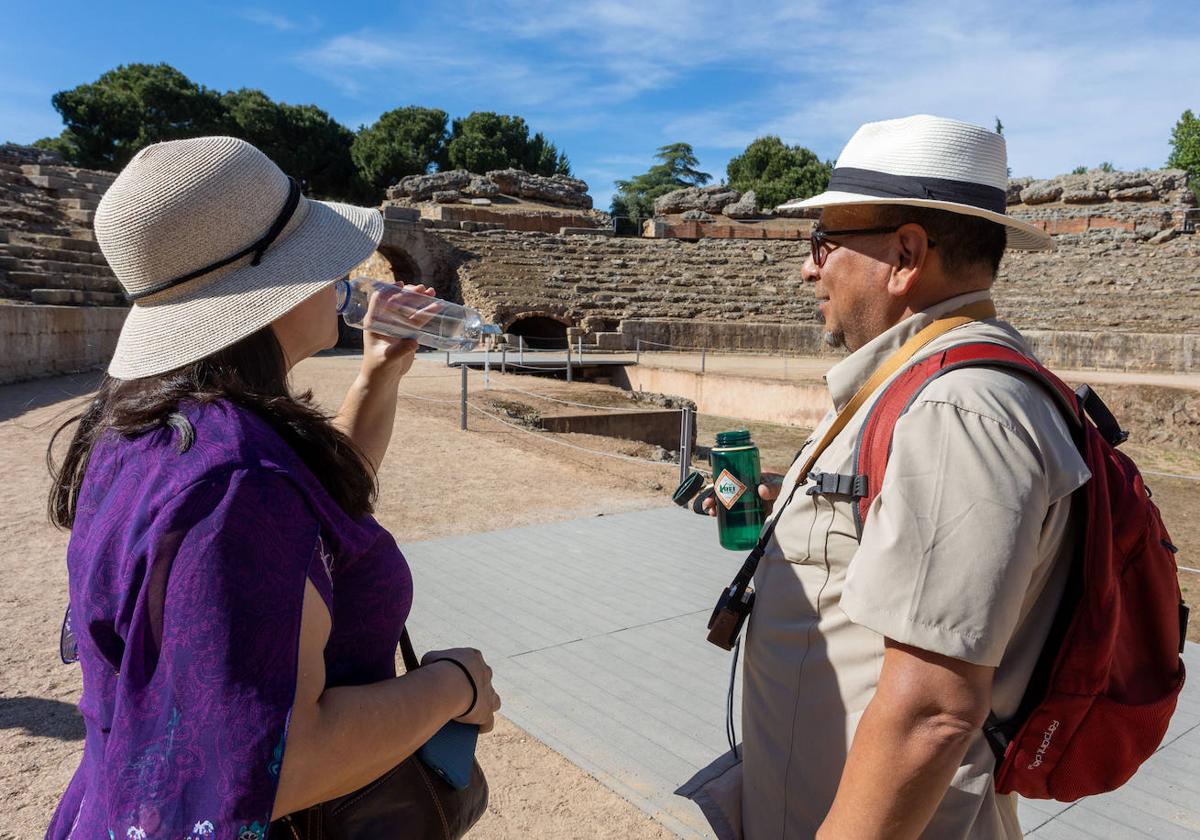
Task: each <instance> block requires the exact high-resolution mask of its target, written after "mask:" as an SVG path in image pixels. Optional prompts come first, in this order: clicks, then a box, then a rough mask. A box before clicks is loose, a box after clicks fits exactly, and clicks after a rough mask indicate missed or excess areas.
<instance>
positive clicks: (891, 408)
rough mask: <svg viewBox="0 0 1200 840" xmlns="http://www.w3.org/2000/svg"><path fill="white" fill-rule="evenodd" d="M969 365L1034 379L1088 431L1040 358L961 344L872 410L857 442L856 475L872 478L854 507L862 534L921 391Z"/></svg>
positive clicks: (913, 372)
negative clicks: (901, 425) (899, 429)
mask: <svg viewBox="0 0 1200 840" xmlns="http://www.w3.org/2000/svg"><path fill="white" fill-rule="evenodd" d="M964 367H995V368H1008V369H1010V370H1015V371H1017V372H1019V373H1023V374H1026V375H1028V376H1031V377H1032V378H1033V379H1034V381H1036V382H1038V383H1039V384H1041V385H1042V386H1043V387H1044V388H1045V389H1046V390H1047V391H1048V392H1049V393H1050V395H1051V396H1052V397H1053V398H1054V400H1055V402H1056V403H1057V404H1058V406H1059V408H1061V409H1062V412H1063V415H1064V416H1065V417H1066V418H1067V419H1068V422H1069V423H1071V425H1072V427H1073V428H1077V429H1078V428H1082V423H1083V415H1082V413H1081V412H1082V408H1081V406H1080V404H1079V400H1078V398H1077V397H1076V395H1075V392H1074V391H1072V390H1071V388H1070V386H1069V385H1067V384H1066V383H1064V382H1063V381H1062V380H1061V379H1059V378H1058V377H1057V376H1055V375H1054V374H1053V373H1051V372H1050V371H1049V370H1047V369H1046V368H1045V367H1043V366H1042V365H1041V364H1040V363H1039V362H1038V361H1037V360H1036V359H1033V358H1031V357H1029V356H1026V355H1025V354H1024V353H1020V352H1018V351H1016V350H1013V349H1012V348H1010V347H1005V346H1004V345H1002V344H996V343H994V342H990V341H978V342H970V343H966V344H958V345H955V346H954V347H950V348H948V349H946V350H942V351H940V352H937V353H933V354H932V355H929V356H926V357H925V358H923V359H921V360H920V361H917V362H915V363H914V364H912V365H910V366H909V367H908V368H906V369H905V370H904V371H903V372H902V373H901V374H900V375H899V376H897V377H896V378H895V379H894V380H892V382H891V383H890V384H889V385H888V386H887V388H885V389H884V391H883V392H882V393H881V394H880V395H879V399H877V400H876V401H875V404H874V405H873V406H872V407H871V409H870V412H869V413H868V415H867V419H866V420H865V421H864V422H863V425H862V429H861V430H860V431H859V435H858V441H857V443H856V444H855V450H854V462H855V470H854V471H855V473H856V474H858V475H863V476H866V493H865V494H864V495H863V496H862V497H861V498H859V499H858V503H857V505H856V506H855V509H854V520H855V525H856V526H857V528H858V534H859V536H860V537H861V536H862V529H863V525H864V524H865V522H866V519H867V511H869V510H870V509H871V503H872V502H874V501H875V497H876V496H878V495H879V491H880V489H881V488H882V487H883V476H884V472H885V471H886V470H887V464H888V459H889V458H890V457H891V453H892V432H893V431H894V430H895V428H896V423H897V422H898V421H899V420H900V418H901V416H903V415H904V413H905V412H906V411H908V409H909V408H910V407H911V406H912V404H913V403H914V402H915V401H916V399H917V397H918V396H919V395H920V393H921V392H922V391H923V390H925V388H926V387H927V386H928V385H929V384H930V383H931V382H933V381H934V380H935V379H937V378H938V377H940V376H944V375H945V374H947V373H949V372H950V371H952V370H958V369H959V368H964Z"/></svg>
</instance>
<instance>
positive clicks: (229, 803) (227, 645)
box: [47, 137, 499, 840]
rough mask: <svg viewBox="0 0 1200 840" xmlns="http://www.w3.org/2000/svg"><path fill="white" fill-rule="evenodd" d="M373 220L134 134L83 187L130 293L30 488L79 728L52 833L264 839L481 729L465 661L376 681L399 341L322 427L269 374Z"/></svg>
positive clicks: (266, 164) (451, 656)
mask: <svg viewBox="0 0 1200 840" xmlns="http://www.w3.org/2000/svg"><path fill="white" fill-rule="evenodd" d="M382 232H383V222H382V219H381V218H380V216H379V213H378V212H376V211H374V210H367V209H363V208H358V207H350V206H347V205H336V204H325V203H322V202H316V201H310V200H308V199H305V198H304V197H303V196H301V195H300V191H299V188H298V186H297V185H296V184H295V182H294V181H292V180H291V179H289V178H287V177H286V176H285V175H284V174H283V173H282V172H281V171H280V170H279V169H278V167H276V166H275V165H274V164H273V163H272V162H271V161H270V160H268V159H267V158H266V156H264V155H263V154H262V153H261V152H259V151H258V150H257V149H255V148H254V147H253V146H251V145H249V144H248V143H245V142H243V141H241V140H236V139H233V138H229V137H205V138H199V139H193V140H180V141H174V142H169V143H161V144H157V145H154V146H150V147H148V148H146V149H144V150H142V151H141V152H140V153H139V154H138V155H137V156H136V157H135V158H134V159H133V160H132V161H131V162H130V164H129V166H127V167H126V168H125V170H124V171H123V172H122V173H121V175H120V177H118V178H117V180H116V181H115V182H114V183H113V185H112V187H111V188H110V189H109V191H108V193H107V194H106V195H105V197H104V199H103V201H102V202H101V203H100V207H99V208H98V210H97V213H96V237H97V240H98V242H99V244H100V247H101V249H102V250H103V252H104V255H105V257H106V258H107V259H108V262H109V265H111V266H112V269H113V271H114V272H115V273H116V275H117V278H118V279H119V280H120V281H121V284H122V285H123V287H124V288H125V290H126V293H127V295H128V296H129V297H130V299H131V300H132V301H133V302H134V305H133V308H132V309H131V310H130V313H129V315H128V317H127V319H126V322H125V325H124V328H123V329H122V332H121V337H120V340H119V342H118V345H117V349H116V352H115V354H114V356H113V359H112V362H111V364H110V366H109V369H108V374H109V376H108V377H106V379H105V381H104V383H103V384H102V386H101V388H100V390H99V392H98V393H97V395H96V397H95V399H94V400H93V401H92V402H91V404H90V405H89V406H88V408H87V409H86V410H85V411H84V412H83V414H82V415H81V417H80V418H78V420H79V426H78V428H77V429H76V431H75V435H74V438H73V440H72V442H71V445H70V448H69V450H68V452H67V454H66V456H65V458H64V461H63V463H62V465H61V468H60V469H59V470H58V471H57V473H56V476H55V481H54V485H53V488H52V491H51V496H50V511H51V517H52V519H53V520H54V521H55V522H57V523H58V524H60V525H63V526H65V527H70V528H72V535H71V542H70V547H69V549H68V552H67V565H68V574H69V578H70V610H69V613H68V617H67V621H66V622H65V623H64V628H63V630H64V641H65V642H70V641H71V640H72V637H73V639H74V645H71V644H64V658H67V656H68V654H69V653H70V650H69V649H70V648H71V647H72V646H74V647H77V651H78V659H79V661H80V662H81V664H82V668H83V696H82V698H81V701H80V711H81V712H82V714H83V718H84V722H85V726H86V731H87V735H86V740H85V745H84V753H83V759H82V762H81V763H80V766H79V769H78V771H77V772H76V774H75V776H74V778H73V779H72V781H71V784H70V786H69V787H68V788H67V791H66V793H65V794H64V796H63V799H62V802H61V803H60V805H59V807H58V810H57V811H56V813H55V815H54V818H53V820H52V822H51V824H50V828H49V830H48V832H47V837H50V838H55V839H56V840H57V839H58V838H68V837H75V838H95V837H109V838H121V839H122V840H130V839H131V838H132V840H140V838H147V839H149V838H160V837H161V838H170V840H177V838H201V837H204V838H209V837H212V838H226V837H228V838H238V840H247V838H255V839H256V840H258V839H259V838H263V837H265V836H266V833H267V826H268V825H269V823H270V821H271V820H272V819H274V818H277V817H280V816H282V815H284V814H288V813H291V812H294V811H296V810H299V809H302V808H305V807H308V806H310V805H313V804H315V803H317V802H321V801H324V800H327V799H331V798H333V797H336V796H340V795H342V794H345V793H349V792H351V791H353V790H356V789H357V788H359V787H362V786H363V785H365V784H367V783H368V782H370V781H371V780H372V779H374V778H377V777H378V776H380V775H381V774H383V773H384V772H385V771H387V770H388V769H389V768H391V767H393V766H394V765H396V764H398V763H399V762H400V761H402V760H403V759H405V758H406V757H407V756H409V755H411V754H412V753H413V752H415V751H416V749H417V748H418V747H419V746H420V745H421V744H422V743H424V742H425V741H426V740H428V739H429V737H430V736H431V735H433V733H434V732H436V731H437V730H438V729H439V728H441V727H442V726H443V725H444V724H445V723H446V722H447V721H449V720H451V719H455V720H459V721H462V722H466V723H472V724H477V725H479V726H480V727H481V729H482V730H483V731H488V730H489V729H490V728H491V726H492V722H493V714H494V712H495V710H496V709H497V708H499V699H498V698H497V697H496V695H495V692H494V691H493V690H492V687H491V670H490V669H489V668H488V667H487V665H486V664H485V662H484V661H483V659H482V657H481V656H480V654H479V652H478V651H474V650H466V649H455V650H447V651H437V652H432V653H429V654H426V656H425V659H424V663H426V666H425V667H422V668H420V669H419V670H417V671H415V672H413V673H409V674H405V675H404V676H401V677H397V676H396V671H395V664H394V662H395V650H396V645H397V641H398V639H399V637H400V633H401V630H402V628H403V626H404V622H405V619H406V617H407V615H408V610H409V605H410V602H411V597H412V582H411V577H410V574H409V570H408V567H407V565H406V563H405V561H404V558H403V556H402V555H401V554H400V551H399V549H398V548H397V547H396V544H395V542H394V540H393V539H392V538H391V536H390V535H389V534H388V533H387V532H386V531H385V530H384V529H383V528H382V527H381V526H380V525H379V524H378V523H376V522H375V520H374V519H373V518H372V517H371V516H370V512H371V508H372V503H373V501H374V497H375V492H376V488H375V479H374V473H375V470H376V469H377V468H378V466H379V463H380V461H381V460H382V459H383V455H384V452H385V451H386V450H387V445H388V440H389V437H390V435H391V430H392V424H393V420H394V416H395V403H396V386H397V383H398V381H399V379H400V377H402V376H403V375H404V374H405V373H406V372H407V371H408V369H409V368H410V367H411V365H412V361H413V355H414V353H415V351H416V345H415V343H414V342H411V341H391V340H387V339H384V338H381V337H378V336H373V335H370V334H367V335H365V336H364V352H363V363H362V370H361V372H360V374H359V376H358V378H357V379H356V380H355V382H354V384H353V385H352V386H351V388H350V391H349V393H348V394H347V396H346V400H345V403H344V404H343V406H342V408H341V411H340V412H339V413H338V415H337V417H336V418H334V419H333V421H332V422H330V421H329V420H328V419H327V418H326V417H325V416H324V415H322V414H321V413H320V412H319V411H318V410H317V409H316V408H315V407H314V406H313V405H312V404H311V402H310V395H308V394H305V395H301V396H299V397H296V396H293V395H291V394H290V393H289V391H288V387H287V375H288V372H289V371H290V370H291V368H292V367H294V366H295V365H296V363H298V362H299V361H301V360H302V359H305V358H307V357H308V356H310V355H312V354H313V353H315V352H317V351H318V350H321V349H324V348H328V347H331V346H333V344H334V343H335V341H336V338H337V316H336V314H335V310H334V301H333V287H332V283H333V282H334V281H336V280H337V279H338V278H340V277H342V276H344V275H345V274H346V273H347V272H349V271H350V270H351V269H352V268H353V267H354V266H355V265H357V264H358V263H359V262H361V261H362V260H364V259H365V258H366V257H367V256H369V255H370V254H371V253H372V252H373V251H374V249H375V247H376V246H377V245H378V243H379V239H380V237H381V235H382ZM417 288H418V289H420V290H421V291H425V292H427V293H428V292H429V290H426V289H424V287H417ZM60 431H62V430H61V429H60Z"/></svg>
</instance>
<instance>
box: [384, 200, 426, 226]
mask: <svg viewBox="0 0 1200 840" xmlns="http://www.w3.org/2000/svg"><path fill="white" fill-rule="evenodd" d="M382 209H383V218H384V219H386V220H387V221H389V222H418V221H420V220H421V211H420V210H418V209H417V208H415V207H401V206H399V205H397V204H385V205H383V208H382Z"/></svg>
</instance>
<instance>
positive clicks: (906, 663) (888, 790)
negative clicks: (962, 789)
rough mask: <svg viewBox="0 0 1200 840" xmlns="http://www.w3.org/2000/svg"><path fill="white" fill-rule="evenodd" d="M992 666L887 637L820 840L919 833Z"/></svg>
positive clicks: (970, 726) (972, 722)
mask: <svg viewBox="0 0 1200 840" xmlns="http://www.w3.org/2000/svg"><path fill="white" fill-rule="evenodd" d="M995 671H996V669H995V668H990V667H985V666H982V665H972V664H970V663H969V662H964V661H962V660H959V659H952V658H950V657H948V656H942V655H940V654H935V653H929V652H928V651H923V650H920V649H918V648H914V647H909V646H908V645H902V644H900V643H898V642H893V641H892V640H891V639H887V640H886V650H885V652H884V657H883V669H882V670H881V672H880V674H879V687H878V689H877V690H876V692H875V697H874V698H873V699H872V700H871V702H870V704H869V705H868V706H867V709H866V711H865V712H864V713H863V716H862V720H861V721H859V724H858V729H857V731H856V732H855V735H854V742H853V743H852V744H851V746H850V754H849V755H848V756H847V757H846V766H845V769H844V770H843V771H842V780H841V783H840V784H839V785H838V791H837V796H836V797H835V798H834V801H833V806H832V807H831V808H830V810H829V814H828V815H827V816H826V818H825V822H824V823H823V824H822V825H821V829H820V831H819V832H818V834H817V836H818V837H819V838H828V839H830V840H831V839H832V838H837V840H846V838H856V840H857V839H858V838H863V840H866V838H887V840H900V838H908V837H918V836H919V835H920V834H921V832H922V831H923V830H924V829H925V826H926V825H927V824H928V822H929V820H930V818H931V817H932V816H933V814H934V811H936V810H937V806H938V804H939V803H940V802H941V801H942V797H943V796H945V794H946V790H947V788H948V787H949V786H950V781H951V780H952V779H953V778H954V773H955V771H956V770H957V769H958V767H959V765H960V764H961V763H962V759H963V756H964V755H965V754H966V751H967V746H968V745H969V744H970V742H971V740H972V739H973V738H974V737H975V735H976V733H977V732H978V731H979V728H980V727H981V726H982V725H983V722H984V720H986V718H987V716H988V713H989V711H990V710H991V704H992V678H993V676H994V674H995Z"/></svg>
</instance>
